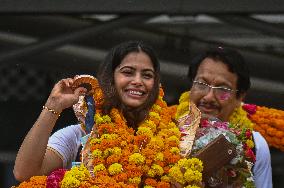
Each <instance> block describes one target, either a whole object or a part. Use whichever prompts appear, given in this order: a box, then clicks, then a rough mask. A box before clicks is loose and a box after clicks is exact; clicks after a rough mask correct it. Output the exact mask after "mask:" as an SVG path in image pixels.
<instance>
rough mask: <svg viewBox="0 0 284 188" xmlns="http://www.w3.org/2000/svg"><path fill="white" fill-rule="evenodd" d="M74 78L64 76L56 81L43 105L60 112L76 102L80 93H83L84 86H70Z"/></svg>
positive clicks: (84, 92) (84, 90) (85, 90)
mask: <svg viewBox="0 0 284 188" xmlns="http://www.w3.org/2000/svg"><path fill="white" fill-rule="evenodd" d="M73 82H74V79H72V78H66V79H62V80H60V81H59V82H58V83H56V84H55V85H54V87H53V89H52V91H51V93H50V95H49V97H48V99H47V102H46V104H45V106H47V107H48V108H50V109H53V110H55V111H56V112H58V113H61V112H62V110H64V109H66V108H69V107H71V106H72V105H73V104H75V103H77V102H78V100H79V96H80V95H85V94H86V92H87V89H86V88H83V87H78V88H75V89H74V88H72V85H73Z"/></svg>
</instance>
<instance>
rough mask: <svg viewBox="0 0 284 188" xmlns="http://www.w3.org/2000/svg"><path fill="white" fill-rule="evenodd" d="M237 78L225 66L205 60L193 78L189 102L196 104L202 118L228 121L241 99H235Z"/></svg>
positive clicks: (208, 59) (209, 59)
mask: <svg viewBox="0 0 284 188" xmlns="http://www.w3.org/2000/svg"><path fill="white" fill-rule="evenodd" d="M237 78H238V77H237V75H236V74H235V73H232V72H230V71H229V68H228V66H227V65H226V64H224V63H222V62H221V61H216V60H213V59H211V58H205V59H204V60H203V61H202V62H201V64H200V66H199V68H198V71H197V74H196V77H195V78H194V81H196V82H195V83H194V84H193V86H192V88H191V93H190V100H191V102H193V103H194V104H196V106H197V107H198V108H199V110H200V111H201V113H202V115H203V117H207V118H211V117H217V118H218V119H220V120H222V121H228V119H229V117H230V115H231V114H232V113H233V111H234V109H235V108H236V107H238V106H239V105H240V104H241V101H242V99H243V97H239V98H237V97H236V89H237ZM206 85H210V86H214V87H222V88H225V90H222V89H216V88H210V87H207V86H206ZM226 89H229V90H226Z"/></svg>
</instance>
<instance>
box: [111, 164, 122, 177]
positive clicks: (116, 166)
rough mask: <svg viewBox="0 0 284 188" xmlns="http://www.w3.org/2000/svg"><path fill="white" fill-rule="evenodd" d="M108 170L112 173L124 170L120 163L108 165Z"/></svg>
mask: <svg viewBox="0 0 284 188" xmlns="http://www.w3.org/2000/svg"><path fill="white" fill-rule="evenodd" d="M108 172H109V174H110V175H115V174H119V173H120V172H122V165H121V164H119V163H114V164H112V165H110V166H109V167H108Z"/></svg>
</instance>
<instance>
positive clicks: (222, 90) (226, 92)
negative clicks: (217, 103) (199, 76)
mask: <svg viewBox="0 0 284 188" xmlns="http://www.w3.org/2000/svg"><path fill="white" fill-rule="evenodd" d="M211 88H212V89H213V93H214V95H215V96H216V97H217V98H218V99H220V100H227V99H229V98H230V97H231V94H232V93H234V92H237V91H238V90H234V89H230V88H226V87H216V86H211V85H209V84H206V83H204V82H200V81H196V80H195V81H193V89H195V90H196V91H198V92H200V93H201V94H202V95H206V94H207V93H208V92H209V91H210V89H211Z"/></svg>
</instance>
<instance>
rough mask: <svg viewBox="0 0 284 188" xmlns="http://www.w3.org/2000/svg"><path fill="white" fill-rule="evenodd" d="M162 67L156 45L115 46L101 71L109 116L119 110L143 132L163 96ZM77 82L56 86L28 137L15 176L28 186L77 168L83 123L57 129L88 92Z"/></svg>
mask: <svg viewBox="0 0 284 188" xmlns="http://www.w3.org/2000/svg"><path fill="white" fill-rule="evenodd" d="M159 75H160V65H159V62H158V59H157V57H156V55H155V53H154V51H153V50H152V48H151V47H150V46H148V45H147V44H145V43H143V42H140V41H129V42H125V43H122V44H119V45H117V46H115V47H114V48H113V49H112V50H111V51H110V53H109V54H108V55H107V56H106V58H105V60H104V62H103V63H102V65H101V66H100V69H99V72H98V77H97V78H98V81H99V84H100V87H101V89H102V91H103V94H104V97H105V100H104V101H105V102H104V104H103V111H104V113H105V114H108V113H109V112H110V110H111V108H113V107H115V108H117V109H119V111H121V112H122V114H123V115H124V117H125V119H126V121H127V125H128V126H129V127H132V128H133V129H134V130H137V127H138V124H139V123H141V122H142V121H143V120H145V119H146V118H147V117H148V113H149V110H150V108H151V107H152V105H153V104H154V103H155V101H156V99H157V98H158V95H159V84H160V76H159ZM73 83H74V78H66V79H62V80H60V81H59V82H58V83H56V84H55V86H54V87H53V89H52V91H51V93H50V95H49V97H48V99H47V101H46V103H45V105H44V106H43V110H42V111H41V113H40V115H39V117H38V119H37V120H36V122H35V123H34V125H33V127H32V128H31V129H30V131H29V132H28V134H27V135H26V137H25V139H24V141H23V143H22V145H21V147H20V149H19V151H18V154H17V157H16V161H15V166H14V176H15V178H16V179H17V180H18V181H21V182H22V181H25V180H27V179H29V178H30V177H32V176H36V175H47V174H49V173H50V172H52V171H53V170H55V169H58V168H71V163H72V161H74V160H75V158H76V156H77V154H78V149H79V147H80V144H81V143H80V139H81V138H82V137H83V136H85V135H86V132H85V131H84V130H83V129H82V127H81V125H80V124H77V125H70V126H67V127H65V128H63V129H60V130H58V131H57V132H55V133H54V134H53V135H52V136H51V133H52V130H53V129H54V127H55V125H56V121H57V119H58V117H59V115H60V113H61V112H62V111H63V110H64V109H66V108H69V107H72V105H74V104H76V103H77V102H78V100H79V97H80V96H81V95H85V94H86V93H87V89H86V88H84V87H77V88H75V89H74V88H73V87H72V86H73Z"/></svg>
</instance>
